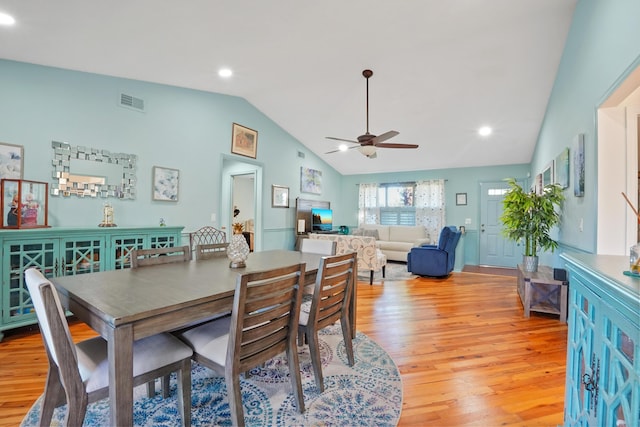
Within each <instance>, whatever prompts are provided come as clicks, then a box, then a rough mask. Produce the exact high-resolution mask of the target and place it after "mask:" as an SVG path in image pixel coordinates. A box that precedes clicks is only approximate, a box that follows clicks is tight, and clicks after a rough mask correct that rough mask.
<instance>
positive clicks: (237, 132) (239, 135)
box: [231, 123, 258, 159]
mask: <svg viewBox="0 0 640 427" xmlns="http://www.w3.org/2000/svg"><path fill="white" fill-rule="evenodd" d="M231 152H232V153H233V154H239V155H241V156H246V157H251V158H252V159H255V158H256V154H257V152H258V131H257V130H253V129H249V128H248V127H245V126H242V125H239V124H237V123H234V124H233V127H232V129H231Z"/></svg>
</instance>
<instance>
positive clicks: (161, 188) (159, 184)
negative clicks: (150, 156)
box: [152, 166, 180, 202]
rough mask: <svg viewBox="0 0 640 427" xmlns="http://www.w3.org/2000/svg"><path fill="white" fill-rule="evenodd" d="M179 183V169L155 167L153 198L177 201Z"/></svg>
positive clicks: (163, 200)
mask: <svg viewBox="0 0 640 427" xmlns="http://www.w3.org/2000/svg"><path fill="white" fill-rule="evenodd" d="M179 184H180V171H179V170H178V169H170V168H163V167H160V166H154V167H153V195H152V196H153V200H158V201H161V202H177V201H178V189H179V188H180V186H179Z"/></svg>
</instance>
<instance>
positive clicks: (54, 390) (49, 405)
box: [38, 367, 66, 426]
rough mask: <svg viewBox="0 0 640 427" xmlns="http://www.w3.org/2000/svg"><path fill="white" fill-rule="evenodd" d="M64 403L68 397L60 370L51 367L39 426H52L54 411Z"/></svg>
mask: <svg viewBox="0 0 640 427" xmlns="http://www.w3.org/2000/svg"><path fill="white" fill-rule="evenodd" d="M64 402H66V397H65V392H64V388H63V387H62V383H61V382H60V376H59V373H58V370H57V369H52V368H51V367H49V372H48V374H47V382H46V384H45V387H44V396H43V397H42V406H41V408H40V421H39V423H38V424H39V425H41V426H48V425H50V424H51V417H53V411H54V409H55V408H56V407H57V406H59V405H60V404H62V403H64Z"/></svg>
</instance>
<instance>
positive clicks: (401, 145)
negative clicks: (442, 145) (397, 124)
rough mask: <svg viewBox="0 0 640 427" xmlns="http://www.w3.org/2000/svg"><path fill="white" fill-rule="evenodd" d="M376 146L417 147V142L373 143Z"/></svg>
mask: <svg viewBox="0 0 640 427" xmlns="http://www.w3.org/2000/svg"><path fill="white" fill-rule="evenodd" d="M375 146H376V147H380V148H418V145H417V144H394V143H384V142H383V143H382V144H375Z"/></svg>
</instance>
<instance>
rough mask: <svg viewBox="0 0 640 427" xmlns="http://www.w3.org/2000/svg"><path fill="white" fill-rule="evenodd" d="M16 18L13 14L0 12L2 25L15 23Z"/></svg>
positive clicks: (0, 23)
mask: <svg viewBox="0 0 640 427" xmlns="http://www.w3.org/2000/svg"><path fill="white" fill-rule="evenodd" d="M15 23H16V20H15V19H14V18H13V16H11V15H8V14H6V13H2V12H0V25H13V24H15Z"/></svg>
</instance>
